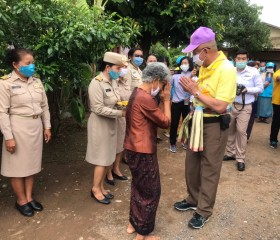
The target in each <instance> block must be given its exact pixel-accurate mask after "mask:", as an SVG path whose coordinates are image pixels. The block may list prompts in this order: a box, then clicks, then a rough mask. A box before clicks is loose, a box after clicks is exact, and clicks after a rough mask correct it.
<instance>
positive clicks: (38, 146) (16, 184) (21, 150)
mask: <svg viewBox="0 0 280 240" xmlns="http://www.w3.org/2000/svg"><path fill="white" fill-rule="evenodd" d="M9 63H10V64H11V66H12V67H13V68H14V71H13V72H12V73H11V74H10V75H8V76H5V77H2V79H1V80H0V124H1V131H2V133H3V135H4V141H3V149H2V165H1V174H2V175H3V176H6V177H10V178H11V184H12V188H13V190H14V192H15V194H16V196H17V201H16V204H15V206H16V209H17V210H18V211H19V212H20V213H21V214H23V215H24V216H28V217H31V216H33V215H34V211H42V210H43V206H42V205H41V204H40V203H39V202H37V201H35V200H34V199H33V198H32V189H33V183H34V175H35V174H36V173H38V172H40V171H41V163H42V149H43V131H44V138H45V141H46V142H49V140H50V139H51V131H50V128H51V125H50V113H49V106H48V99H47V96H46V92H45V90H44V87H43V85H42V82H41V81H40V79H38V78H35V77H32V75H33V73H34V71H35V65H34V58H33V53H32V52H31V51H29V50H26V49H13V50H11V51H10V53H9ZM42 122H43V124H42ZM43 127H44V130H43Z"/></svg>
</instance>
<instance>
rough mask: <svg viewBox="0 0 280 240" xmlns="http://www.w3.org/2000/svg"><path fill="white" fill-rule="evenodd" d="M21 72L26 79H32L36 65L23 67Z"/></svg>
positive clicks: (20, 69)
mask: <svg viewBox="0 0 280 240" xmlns="http://www.w3.org/2000/svg"><path fill="white" fill-rule="evenodd" d="M19 72H20V73H21V74H22V75H24V76H26V77H31V76H32V75H33V74H34V73H35V65H34V64H33V63H31V64H29V65H27V66H21V67H20V68H19Z"/></svg>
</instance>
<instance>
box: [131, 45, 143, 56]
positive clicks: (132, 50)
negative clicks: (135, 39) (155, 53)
mask: <svg viewBox="0 0 280 240" xmlns="http://www.w3.org/2000/svg"><path fill="white" fill-rule="evenodd" d="M138 50H139V51H142V52H143V50H142V49H141V48H140V47H134V48H131V49H130V50H129V51H128V54H127V56H128V58H131V57H133V55H134V53H135V52H136V51H138Z"/></svg>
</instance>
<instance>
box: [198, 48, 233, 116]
mask: <svg viewBox="0 0 280 240" xmlns="http://www.w3.org/2000/svg"><path fill="white" fill-rule="evenodd" d="M236 80H237V74H236V69H235V67H234V66H233V65H232V64H231V63H230V61H228V60H227V57H226V56H225V55H224V53H223V52H222V51H219V56H218V58H217V59H216V60H215V61H214V62H213V63H212V64H211V65H209V66H208V67H201V68H200V70H199V78H198V87H199V90H200V91H201V92H202V93H203V94H205V95H207V96H211V97H213V98H216V99H218V100H221V101H224V102H227V103H229V104H231V103H232V102H233V101H234V99H235V96H236ZM212 116H217V115H215V114H204V117H212Z"/></svg>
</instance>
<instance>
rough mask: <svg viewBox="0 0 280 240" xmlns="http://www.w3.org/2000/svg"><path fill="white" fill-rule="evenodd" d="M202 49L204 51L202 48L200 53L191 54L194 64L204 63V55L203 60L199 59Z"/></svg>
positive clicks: (200, 64)
mask: <svg viewBox="0 0 280 240" xmlns="http://www.w3.org/2000/svg"><path fill="white" fill-rule="evenodd" d="M202 51H204V49H202V50H201V52H200V53H198V54H196V55H194V56H193V62H194V63H195V64H196V65H198V66H202V65H203V63H204V61H205V59H206V57H205V58H204V60H203V61H202V60H200V58H199V56H200V54H201V53H202Z"/></svg>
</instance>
